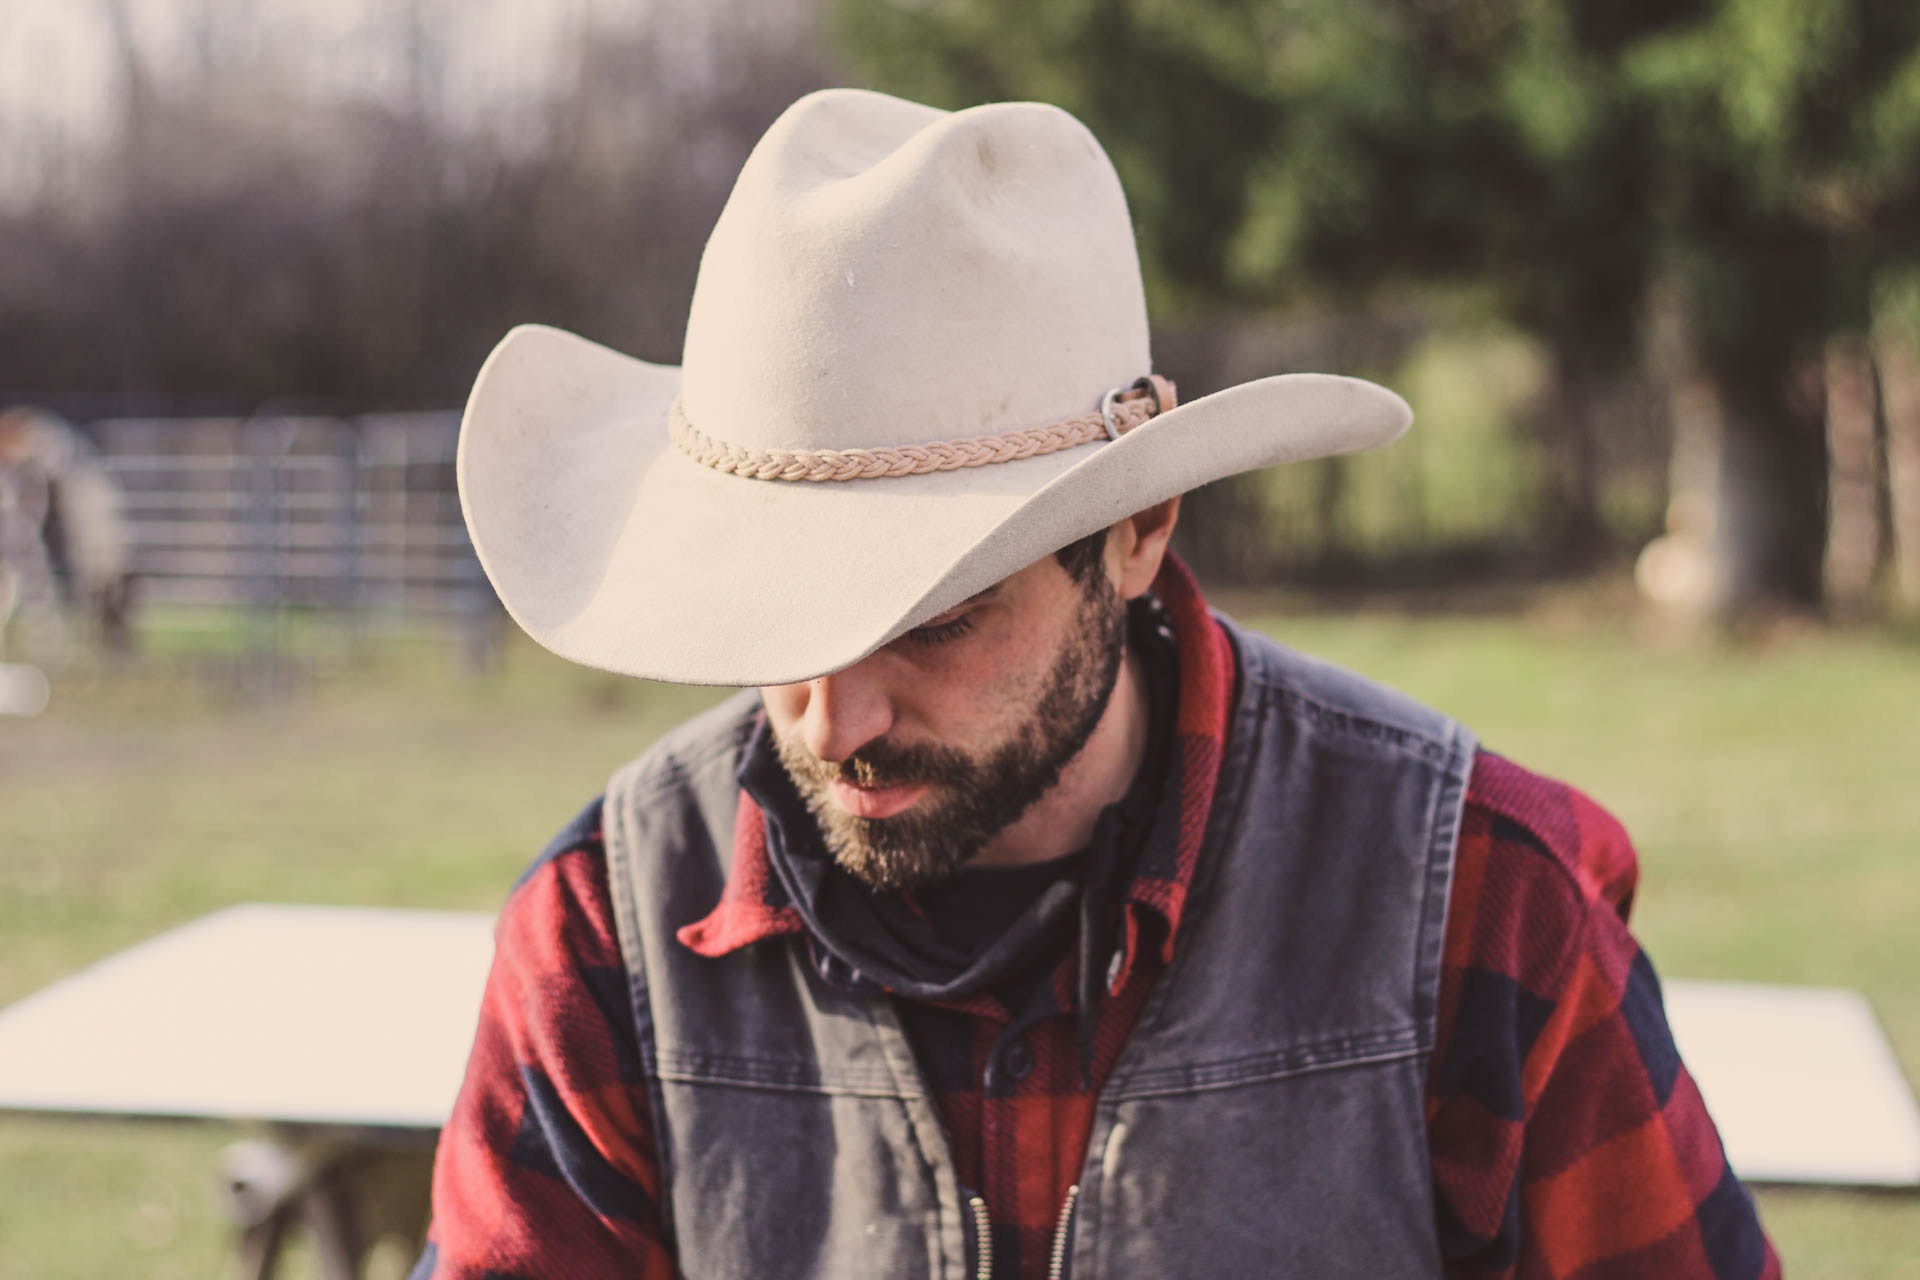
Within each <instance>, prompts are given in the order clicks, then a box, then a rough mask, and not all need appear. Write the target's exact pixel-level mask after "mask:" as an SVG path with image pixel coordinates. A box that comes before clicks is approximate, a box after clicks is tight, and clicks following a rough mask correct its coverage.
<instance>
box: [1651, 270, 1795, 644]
mask: <svg viewBox="0 0 1920 1280" xmlns="http://www.w3.org/2000/svg"><path fill="white" fill-rule="evenodd" d="M1653 340H1654V352H1653V355H1654V358H1655V362H1656V365H1657V366H1658V367H1659V368H1660V370H1661V372H1662V373H1663V375H1664V377H1665V381H1666V383H1667V387H1668V395H1669V402H1670V404H1671V406H1672V416H1673V454H1672V469H1671V481H1670V490H1669V502H1668V508H1667V536H1666V537H1665V538H1662V539H1660V540H1659V541H1658V542H1657V543H1655V545H1654V546H1652V547H1649V548H1648V550H1647V553H1646V554H1645V555H1644V556H1643V557H1642V561H1641V572H1640V580H1641V584H1642V586H1643V588H1645V589H1646V590H1647V591H1648V593H1649V594H1650V595H1652V596H1654V598H1656V599H1657V600H1660V601H1662V602H1663V603H1668V604H1672V605H1675V606H1678V607H1680V608H1681V609H1682V610H1683V611H1684V612H1687V613H1692V614H1696V615H1699V616H1702V617H1709V618H1713V619H1716V620H1719V621H1722V622H1727V621H1732V620H1734V619H1736V618H1738V617H1739V616H1741V615H1742V614H1745V613H1748V612H1751V611H1752V610H1753V609H1755V608H1756V607H1757V606H1759V605H1761V604H1762V603H1763V602H1768V601H1773V602H1790V603H1805V604H1810V603H1812V602H1814V601H1815V600H1817V599H1818V592H1819V583H1820V553H1821V548H1822V546H1823V545H1824V538H1825V527H1824V521H1823V520H1822V514H1821V498H1822V495H1823V494H1824V492H1825V456H1824V455H1825V442H1824V439H1823V435H1822V432H1821V429H1820V423H1819V417H1820V415H1819V413H1818V411H1817V410H1815V411H1814V412H1812V413H1809V412H1808V411H1807V409H1806V408H1805V407H1803V406H1801V405H1800V404H1798V403H1796V398H1795V397H1794V396H1793V394H1792V387H1791V373H1792V371H1793V370H1794V369H1795V368H1796V365H1795V361H1794V359H1793V353H1792V352H1791V351H1789V350H1785V349H1775V348H1767V349H1764V350H1763V349H1759V348H1754V349H1750V350H1745V351H1741V352H1726V353H1720V354H1717V355H1716V356H1715V357H1714V358H1713V359H1711V360H1709V359H1706V358H1703V357H1702V356H1701V354H1700V351H1699V347H1698V345H1697V341H1696V336H1695V331H1694V326H1693V321H1692V316H1691V306H1690V300H1689V299H1687V298H1686V297H1685V296H1684V294H1683V293H1682V292H1681V291H1679V290H1677V289H1673V288H1669V289H1666V290H1663V291H1661V293H1660V294H1658V295H1657V296H1656V299H1655V312H1654V316H1653Z"/></svg>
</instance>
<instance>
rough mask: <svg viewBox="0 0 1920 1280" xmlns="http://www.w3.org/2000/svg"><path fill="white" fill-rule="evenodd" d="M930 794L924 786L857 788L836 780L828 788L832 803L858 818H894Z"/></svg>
mask: <svg viewBox="0 0 1920 1280" xmlns="http://www.w3.org/2000/svg"><path fill="white" fill-rule="evenodd" d="M926 793H927V784H926V783H924V782H915V783H909V784H908V785H906V786H899V787H856V786H854V785H852V784H851V783H847V782H842V781H841V780H840V779H838V778H835V779H834V780H833V781H831V782H829V783H828V784H827V794H828V795H830V796H832V797H833V802H834V803H835V804H837V805H839V806H840V807H841V808H842V809H845V810H846V811H847V812H848V813H851V814H852V815H853V816H854V817H856V818H891V817H892V816H893V815H894V814H896V813H899V812H901V811H902V810H904V809H907V808H909V807H911V806H912V805H913V803H914V801H916V800H918V799H919V798H920V797H921V796H923V795H925V794H926Z"/></svg>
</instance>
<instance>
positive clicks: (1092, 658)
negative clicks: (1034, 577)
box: [777, 573, 1126, 889]
mask: <svg viewBox="0 0 1920 1280" xmlns="http://www.w3.org/2000/svg"><path fill="white" fill-rule="evenodd" d="M1078 590H1079V594H1078V597H1077V600H1076V603H1075V607H1074V616H1073V619H1072V623H1071V625H1070V626H1069V627H1068V628H1067V631H1066V635H1065V637H1064V639H1063V641H1062V642H1061V644H1060V645H1059V647H1058V650H1057V651H1056V652H1055V653H1054V655H1053V657H1052V660H1051V662H1050V663H1048V664H1047V669H1046V675H1045V678H1044V680H1043V681H1042V682H1041V684H1040V690H1041V692H1040V695H1039V697H1038V698H1037V699H1036V700H1035V701H1034V702H1033V704H1032V705H1031V708H1030V710H1029V713H1028V714H1027V715H1026V716H1025V718H1024V719H1023V720H1022V721H1021V723H1019V724H1018V726H1017V727H1016V728H1015V729H1014V730H1013V731H1012V732H1011V733H1009V734H1007V735H1005V736H1004V737H1002V738H1001V739H1000V740H998V741H995V742H991V743H988V744H985V745H974V746H969V747H965V748H963V747H960V746H957V745H953V744H946V743H936V742H916V743H908V744H898V745H896V744H894V743H892V742H889V741H888V740H887V739H886V738H885V737H884V736H882V737H880V738H876V739H875V740H874V741H872V742H869V743H867V744H865V745H864V746H862V747H860V748H859V749H858V750H856V751H855V752H853V753H852V754H850V755H849V756H848V757H847V758H846V759H844V760H842V761H839V762H838V763H830V762H828V761H824V760H821V759H819V758H818V757H816V756H814V755H813V754H812V752H810V751H809V750H808V749H807V748H806V746H805V745H804V744H803V743H802V742H801V741H800V740H799V736H798V735H796V734H781V735H778V737H777V743H778V747H779V753H780V760H781V763H782V764H783V765H785V766H786V770H787V773H788V774H789V775H790V776H791V777H792V779H793V782H794V785H795V787H796V788H797V789H798V790H799V792H800V795H801V797H802V798H803V799H804V800H805V801H806V804H807V808H808V810H809V811H810V812H811V813H812V814H813V817H814V820H815V822H816V823H817V824H818V825H819V828H820V833H821V836H822V837H823V839H824V840H825V842H826V847H827V850H828V852H829V853H831V854H832V855H833V858H834V860H835V861H836V862H837V863H838V864H839V865H840V866H841V867H842V868H843V869H845V870H846V871H847V872H848V873H849V874H851V875H853V876H854V877H856V878H858V879H860V880H862V881H864V882H866V883H867V884H869V885H871V886H873V887H875V888H879V889H899V888H911V887H913V886H916V885H924V884H929V883H933V882H935V881H939V880H943V879H946V878H947V877H949V876H952V875H953V874H955V873H956V872H957V871H959V870H960V868H961V867H963V866H965V865H966V863H967V862H968V861H969V860H971V859H972V858H973V857H974V856H975V855H977V854H978V853H979V852H980V851H981V850H982V849H983V848H985V847H986V844H987V842H988V841H990V840H992V839H993V838H994V837H995V836H996V835H998V834H999V833H1000V832H1002V831H1004V830H1005V829H1006V828H1007V827H1009V826H1011V825H1012V824H1013V823H1014V822H1016V821H1018V820H1019V818H1020V817H1021V815H1023V814H1024V813H1026V811H1027V810H1028V809H1029V808H1031V807H1032V806H1033V804H1034V802H1035V801H1037V800H1039V799H1040V797H1041V796H1043V795H1045V794H1046V793H1047V791H1048V790H1049V789H1050V788H1051V787H1053V785H1054V784H1055V783H1056V782H1058V781H1059V780H1060V773H1061V770H1062V769H1064V768H1065V767H1066V766H1067V764H1068V762H1070V761H1071V760H1072V759H1073V758H1074V757H1075V756H1076V755H1077V754H1079V752H1080V749H1081V748H1082V747H1083V746H1085V745H1086V742H1087V739H1088V737H1089V736H1091V735H1092V733H1093V731H1094V728H1095V726H1096V725H1098V724H1099V723H1100V719H1101V716H1102V714H1103V713H1104V712H1105V711H1106V707H1107V702H1108V700H1109V699H1110V698H1111V697H1112V695H1113V690H1114V685H1115V683H1116V681H1117V680H1118V678H1119V674H1120V664H1121V660H1122V658H1123V657H1124V655H1125V651H1126V604H1125V602H1124V601H1122V600H1121V599H1120V597H1119V596H1118V595H1117V594H1116V593H1115V592H1114V590H1113V588H1112V586H1111V585H1110V584H1109V582H1108V581H1107V579H1106V577H1105V575H1104V574H1099V573H1095V574H1093V575H1091V576H1090V578H1089V580H1088V581H1087V582H1085V583H1082V584H1078ZM836 781H837V782H840V783H843V784H850V785H852V786H856V787H861V788H886V787H896V786H914V785H923V786H925V787H926V788H927V790H926V793H925V794H924V795H923V796H922V797H921V798H920V799H919V800H918V801H917V802H915V803H914V804H913V805H911V806H910V807H909V808H907V809H905V810H904V811H902V812H900V813H897V814H894V815H892V816H890V817H885V818H863V817H859V816H856V815H855V814H852V813H849V812H848V811H847V810H846V809H844V808H842V807H841V806H840V805H838V804H836V803H834V802H833V800H832V798H831V797H830V794H829V790H828V789H829V787H830V786H831V785H832V784H833V783H835V782H836Z"/></svg>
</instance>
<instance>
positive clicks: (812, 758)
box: [774, 736, 973, 789]
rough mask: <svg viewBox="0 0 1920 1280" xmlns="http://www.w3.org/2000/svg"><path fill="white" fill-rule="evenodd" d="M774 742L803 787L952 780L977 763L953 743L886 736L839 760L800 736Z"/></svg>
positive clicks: (884, 785) (788, 770)
mask: <svg viewBox="0 0 1920 1280" xmlns="http://www.w3.org/2000/svg"><path fill="white" fill-rule="evenodd" d="M774 745H775V747H776V748H777V749H778V752H779V755H780V763H781V764H783V765H785V766H786V768H787V772H788V773H789V774H790V775H792V777H793V779H794V781H796V782H798V783H800V784H801V785H802V787H803V788H804V787H805V786H806V785H808V784H812V785H813V786H815V787H816V788H817V787H824V786H826V785H827V784H828V783H830V782H844V783H847V784H848V785H850V786H855V787H864V788H869V789H871V788H877V787H904V786H913V785H915V784H918V783H935V782H948V781H952V780H953V779H954V778H956V777H960V776H964V775H965V773H966V772H967V771H968V769H969V768H970V767H971V766H972V764H973V762H972V761H971V760H970V759H969V758H968V757H967V756H966V754H965V753H963V752H960V751H956V750H955V749H954V748H952V747H943V746H937V745H934V744H931V743H921V744H914V743H907V744H900V743H892V742H888V741H886V740H885V739H884V738H882V739H876V740H875V741H873V742H869V743H867V744H866V745H864V746H862V747H861V748H860V749H859V750H858V751H855V752H854V753H853V754H852V755H849V756H848V757H847V758H846V759H845V760H842V761H840V762H839V763H837V764H836V763H833V762H830V761H826V760H822V759H821V758H820V757H818V756H816V755H814V754H813V752H811V751H809V750H807V748H806V747H805V746H804V745H803V744H802V743H801V742H800V741H799V740H798V739H797V738H788V737H777V736H776V738H775V742H774Z"/></svg>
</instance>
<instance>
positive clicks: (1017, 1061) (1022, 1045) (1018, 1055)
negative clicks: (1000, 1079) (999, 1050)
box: [1000, 1039, 1033, 1080]
mask: <svg viewBox="0 0 1920 1280" xmlns="http://www.w3.org/2000/svg"><path fill="white" fill-rule="evenodd" d="M1000 1063H1001V1065H1002V1066H1003V1067H1005V1068H1006V1072H1007V1075H1008V1076H1009V1077H1010V1078H1012V1079H1014V1080H1025V1079H1026V1078H1027V1077H1028V1076H1030V1075H1032V1074H1033V1048H1032V1046H1031V1045H1029V1044H1028V1043H1027V1042H1026V1041H1025V1040H1024V1039H1022V1040H1015V1041H1014V1042H1013V1043H1012V1044H1010V1045H1008V1046H1007V1048H1006V1052H1005V1053H1003V1054H1002V1055H1001V1058H1000Z"/></svg>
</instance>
